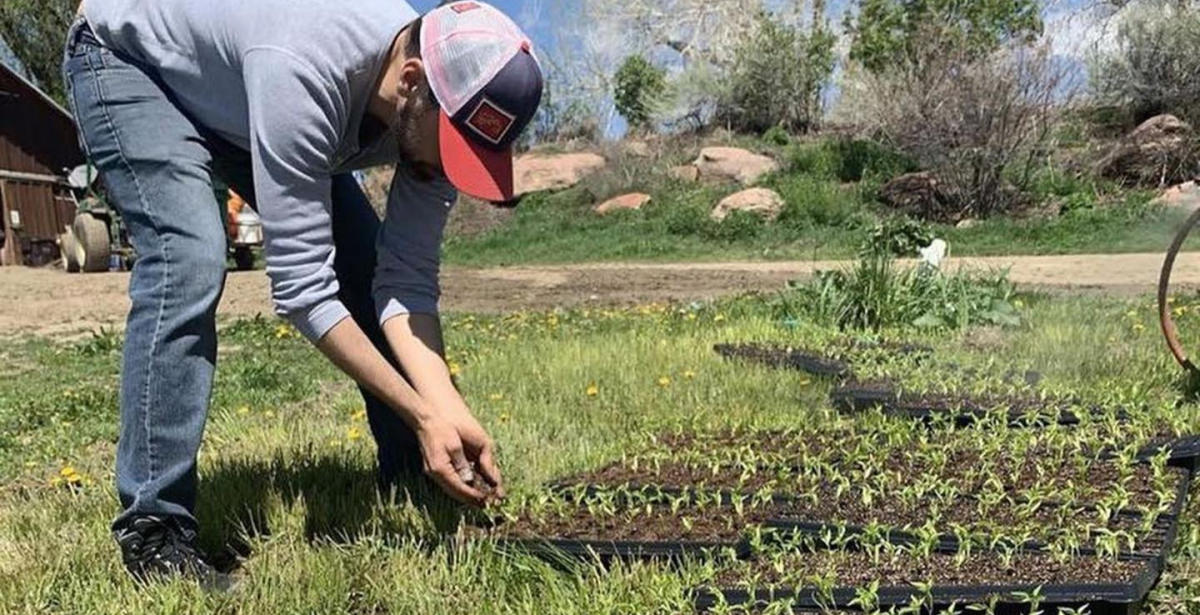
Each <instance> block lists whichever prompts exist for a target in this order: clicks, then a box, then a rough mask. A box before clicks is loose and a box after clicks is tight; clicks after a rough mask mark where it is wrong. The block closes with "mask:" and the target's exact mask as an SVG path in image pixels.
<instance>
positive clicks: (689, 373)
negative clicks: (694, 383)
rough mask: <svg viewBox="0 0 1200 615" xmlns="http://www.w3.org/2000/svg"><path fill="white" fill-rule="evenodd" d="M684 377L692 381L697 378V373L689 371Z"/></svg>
mask: <svg viewBox="0 0 1200 615" xmlns="http://www.w3.org/2000/svg"><path fill="white" fill-rule="evenodd" d="M683 377H684V378H687V379H688V380H691V379H692V378H695V377H696V372H694V371H692V370H690V369H689V370H687V371H686V372H683Z"/></svg>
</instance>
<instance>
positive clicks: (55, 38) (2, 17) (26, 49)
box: [0, 0, 79, 103]
mask: <svg viewBox="0 0 1200 615" xmlns="http://www.w3.org/2000/svg"><path fill="white" fill-rule="evenodd" d="M78 4H79V2H78V0H3V1H2V2H0V38H3V39H4V41H5V42H6V43H8V47H9V49H11V50H12V52H13V54H15V55H16V56H17V58H18V59H20V60H21V63H22V64H24V65H25V69H26V70H27V71H29V74H30V75H32V76H33V79H34V81H36V82H37V84H38V85H39V86H40V87H41V88H42V90H43V91H44V92H46V93H47V94H49V95H50V96H51V97H52V98H54V99H55V100H57V101H58V102H60V103H65V102H66V89H65V87H64V86H63V80H62V57H63V44H64V42H65V40H66V36H67V30H68V29H69V28H70V27H71V21H72V20H73V19H74V18H75V8H76V7H77V6H78Z"/></svg>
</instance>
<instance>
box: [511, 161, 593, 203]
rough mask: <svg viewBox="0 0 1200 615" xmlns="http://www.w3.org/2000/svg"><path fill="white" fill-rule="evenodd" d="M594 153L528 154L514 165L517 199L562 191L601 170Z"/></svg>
mask: <svg viewBox="0 0 1200 615" xmlns="http://www.w3.org/2000/svg"><path fill="white" fill-rule="evenodd" d="M605 164H606V163H605V160H604V158H603V157H601V156H598V155H596V154H588V153H579V154H553V155H547V154H527V155H525V156H521V157H520V158H517V159H516V160H515V161H514V162H513V176H514V180H513V181H514V184H515V188H516V193H517V196H523V195H526V194H529V193H531V192H542V191H544V190H565V189H567V188H570V187H571V186H574V185H575V184H578V183H579V182H580V181H582V180H583V178H585V177H587V176H588V175H591V174H592V173H595V172H596V171H599V170H600V169H603V168H604V165H605Z"/></svg>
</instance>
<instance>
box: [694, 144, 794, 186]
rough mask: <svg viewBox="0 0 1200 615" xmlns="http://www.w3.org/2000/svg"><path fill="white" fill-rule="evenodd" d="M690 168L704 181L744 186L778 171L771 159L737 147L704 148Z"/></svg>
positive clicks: (776, 163) (777, 165) (776, 164)
mask: <svg viewBox="0 0 1200 615" xmlns="http://www.w3.org/2000/svg"><path fill="white" fill-rule="evenodd" d="M692 166H694V167H696V169H697V170H698V171H699V174H700V177H702V178H704V179H716V180H733V181H736V182H739V183H741V184H742V185H745V186H749V185H751V184H753V183H754V182H756V181H758V180H759V179H760V178H761V177H762V176H764V175H766V174H768V173H772V172H774V171H778V170H779V163H778V162H775V160H774V159H773V158H770V157H768V156H762V155H760V154H755V153H754V152H751V151H748V150H744V149H741V148H737V147H706V148H704V149H703V150H701V151H700V157H699V158H697V159H696V161H695V162H693V163H692Z"/></svg>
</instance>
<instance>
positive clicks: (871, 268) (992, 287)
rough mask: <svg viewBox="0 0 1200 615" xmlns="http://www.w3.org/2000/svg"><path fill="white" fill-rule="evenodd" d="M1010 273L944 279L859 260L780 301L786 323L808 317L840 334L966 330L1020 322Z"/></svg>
mask: <svg viewBox="0 0 1200 615" xmlns="http://www.w3.org/2000/svg"><path fill="white" fill-rule="evenodd" d="M1012 294H1013V286H1012V284H1011V283H1010V282H1009V281H1008V276H1007V274H1006V273H989V274H973V273H965V272H961V271H960V272H956V273H954V274H945V273H942V272H941V271H938V270H936V269H932V268H929V267H926V266H919V267H912V268H908V269H899V268H897V267H896V266H895V263H894V261H893V260H892V259H891V258H890V257H888V256H880V255H875V256H871V257H867V258H863V259H861V260H860V261H859V262H858V263H857V264H856V265H855V266H854V268H852V269H850V270H848V271H842V270H835V271H823V272H818V273H817V275H816V277H815V278H814V279H813V280H812V281H811V282H809V283H807V284H803V285H800V286H796V287H794V288H792V289H790V290H788V291H785V292H784V293H783V294H782V295H781V296H780V298H779V299H778V300H777V302H776V311H777V315H778V316H779V317H781V318H784V319H801V318H808V319H812V320H816V321H817V322H820V323H822V324H830V325H835V326H837V327H839V328H842V329H870V330H875V331H878V330H881V329H895V328H906V327H912V328H924V329H947V328H955V329H964V328H966V327H968V326H972V325H980V324H988V325H1004V326H1012V325H1016V324H1019V323H1020V318H1019V317H1018V316H1017V313H1016V310H1015V309H1014V308H1013V306H1012V303H1011V298H1012Z"/></svg>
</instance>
